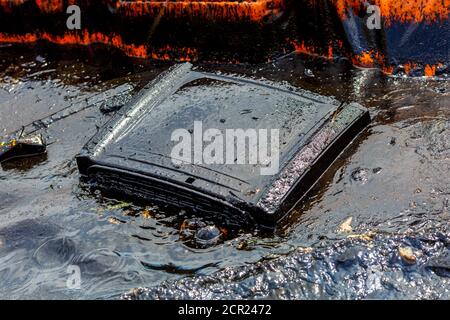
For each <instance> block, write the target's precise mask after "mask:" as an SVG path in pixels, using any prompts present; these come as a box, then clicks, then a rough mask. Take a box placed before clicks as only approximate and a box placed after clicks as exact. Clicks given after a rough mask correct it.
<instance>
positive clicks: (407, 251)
mask: <svg viewBox="0 0 450 320" xmlns="http://www.w3.org/2000/svg"><path fill="white" fill-rule="evenodd" d="M398 253H399V255H400V257H402V259H403V261H405V262H406V263H408V264H414V263H416V261H417V257H416V256H415V254H414V251H413V250H412V249H411V248H410V247H399V248H398Z"/></svg>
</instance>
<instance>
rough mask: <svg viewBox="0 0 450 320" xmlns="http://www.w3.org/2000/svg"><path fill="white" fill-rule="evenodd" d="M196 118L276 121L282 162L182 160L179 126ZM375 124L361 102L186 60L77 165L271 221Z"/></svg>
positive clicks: (250, 125) (192, 204)
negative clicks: (275, 166)
mask: <svg viewBox="0 0 450 320" xmlns="http://www.w3.org/2000/svg"><path fill="white" fill-rule="evenodd" d="M194 121H201V123H202V126H203V130H207V129H209V128H217V129H219V130H221V131H225V130H227V129H238V128H241V129H243V130H246V129H256V130H258V129H267V130H268V132H270V130H272V129H277V130H278V131H279V170H278V171H277V172H276V173H275V174H273V175H261V168H262V167H264V165H261V164H235V163H233V164H203V163H197V164H194V163H191V162H183V163H182V164H180V163H174V162H173V157H172V156H171V151H172V150H173V147H174V145H175V143H176V142H174V141H172V140H171V136H172V133H173V132H174V130H177V129H186V130H188V131H189V132H190V133H193V124H194ZM369 123H370V116H369V112H368V111H367V109H365V108H363V107H362V106H360V105H358V104H345V105H343V104H340V103H339V102H337V101H336V100H334V99H331V98H327V97H323V96H319V95H315V94H313V93H310V92H307V91H297V90H295V91H294V90H289V89H286V87H283V86H278V85H277V84H273V83H269V82H263V81H254V80H249V79H246V78H240V77H234V76H233V77H232V76H226V75H220V74H211V73H204V72H199V71H194V70H192V66H191V65H190V64H188V63H186V64H181V65H177V66H175V67H173V68H171V69H170V70H168V71H167V72H165V73H163V74H162V75H160V76H159V77H158V78H157V79H155V80H154V81H152V82H151V83H149V84H148V85H147V86H146V87H145V88H143V89H142V90H141V92H140V93H138V94H137V95H136V97H135V98H134V99H133V101H131V102H130V103H129V104H128V105H127V106H124V107H123V108H122V109H121V110H120V111H118V112H117V113H116V115H115V116H114V117H113V118H112V119H111V121H110V122H108V123H107V124H106V125H105V126H104V127H102V128H101V129H100V130H99V132H98V133H97V134H96V135H95V136H94V137H93V138H92V139H91V140H90V141H89V142H88V143H87V144H86V146H85V147H84V148H83V149H82V151H81V152H80V154H79V155H78V156H77V164H78V168H79V171H80V174H81V175H82V176H85V177H88V178H89V180H90V181H91V182H94V183H95V184H96V185H98V186H100V187H102V188H105V189H108V190H111V191H115V192H120V193H123V194H125V195H127V196H131V197H138V198H143V199H148V200H151V201H157V202H163V203H169V204H172V205H176V206H179V207H188V208H195V209H197V210H200V211H207V212H210V213H211V212H212V213H214V212H216V213H217V214H220V215H233V216H237V217H242V218H245V219H247V218H253V220H255V221H256V222H257V223H259V224H261V225H265V226H269V227H270V226H273V225H274V224H276V223H277V221H279V220H280V219H282V218H283V217H284V216H285V215H286V214H288V213H289V211H290V210H291V209H292V208H293V207H294V206H295V204H296V203H298V202H299V201H300V200H301V199H302V198H303V197H304V196H305V195H306V194H307V193H308V191H309V190H310V189H311V188H312V187H313V186H314V184H315V183H316V182H317V180H318V179H319V178H320V177H321V176H322V175H323V174H324V172H325V171H326V170H327V169H328V168H329V166H330V165H331V164H332V163H333V162H334V161H335V159H336V158H337V157H338V156H339V155H340V154H341V152H342V151H343V150H344V149H345V148H346V147H347V146H348V145H349V144H350V143H351V142H352V140H353V139H354V138H355V137H356V136H357V135H358V134H359V133H360V132H361V131H362V130H363V129H364V128H365V127H366V126H367V125H368V124H369ZM268 139H269V141H270V137H268ZM203 146H204V145H203ZM246 148H248V144H247V145H246ZM269 149H270V148H269ZM246 151H248V149H246ZM224 159H225V157H224Z"/></svg>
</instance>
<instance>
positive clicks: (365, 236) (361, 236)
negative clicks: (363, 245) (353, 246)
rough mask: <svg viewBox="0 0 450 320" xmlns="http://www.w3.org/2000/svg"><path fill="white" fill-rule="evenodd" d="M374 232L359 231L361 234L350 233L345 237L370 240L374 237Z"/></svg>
mask: <svg viewBox="0 0 450 320" xmlns="http://www.w3.org/2000/svg"><path fill="white" fill-rule="evenodd" d="M375 235H376V233H375V232H373V231H369V232H367V233H361V234H351V235H349V236H348V237H347V239H358V240H363V241H367V242H369V241H372V240H373V238H374V237H375Z"/></svg>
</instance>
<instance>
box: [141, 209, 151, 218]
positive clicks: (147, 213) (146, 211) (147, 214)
mask: <svg viewBox="0 0 450 320" xmlns="http://www.w3.org/2000/svg"><path fill="white" fill-rule="evenodd" d="M142 216H143V217H144V218H145V219H150V218H152V217H153V212H152V211H151V210H150V209H149V208H145V209H144V211H142Z"/></svg>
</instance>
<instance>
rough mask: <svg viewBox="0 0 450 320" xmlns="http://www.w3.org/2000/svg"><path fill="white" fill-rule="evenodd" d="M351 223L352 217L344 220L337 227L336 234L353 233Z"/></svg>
mask: <svg viewBox="0 0 450 320" xmlns="http://www.w3.org/2000/svg"><path fill="white" fill-rule="evenodd" d="M352 221H353V217H348V218H347V219H345V220H344V222H342V223H341V225H340V226H339V228H338V233H351V232H353V228H352Z"/></svg>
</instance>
